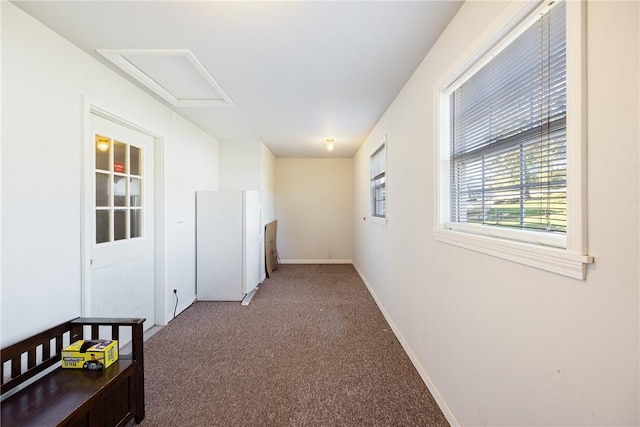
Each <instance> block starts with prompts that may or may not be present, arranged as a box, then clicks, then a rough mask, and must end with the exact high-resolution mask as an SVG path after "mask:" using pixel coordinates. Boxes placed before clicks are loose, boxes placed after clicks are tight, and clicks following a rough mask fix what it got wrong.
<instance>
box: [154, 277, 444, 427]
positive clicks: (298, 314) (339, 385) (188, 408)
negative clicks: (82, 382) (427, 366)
mask: <svg viewBox="0 0 640 427" xmlns="http://www.w3.org/2000/svg"><path fill="white" fill-rule="evenodd" d="M145 376H146V382H145V386H146V399H147V405H146V418H145V420H144V422H143V423H142V425H143V426H436V425H437V426H442V425H448V424H447V421H446V419H445V417H444V416H443V415H442V413H441V411H440V409H439V408H438V406H437V405H436V403H435V401H434V400H433V398H432V397H431V395H430V393H429V391H428V390H427V388H426V386H425V385H424V383H423V382H422V380H421V379H420V377H419V375H418V373H417V372H416V370H415V368H414V367H413V365H412V364H411V362H410V361H409V358H408V357H407V355H406V354H405V353H404V351H403V349H402V347H401V346H400V344H399V342H398V341H397V339H396V338H395V336H394V334H393V332H392V331H391V329H390V328H389V326H388V324H387V322H386V321H385V319H384V317H383V316H382V314H381V313H380V311H379V310H378V308H377V306H376V304H375V302H374V301H373V298H372V297H371V296H370V295H369V293H368V291H367V289H366V287H365V286H364V284H363V283H362V281H361V280H360V278H359V276H358V274H357V273H356V271H355V269H354V268H353V266H351V265H282V266H280V269H279V270H277V271H276V272H274V274H273V277H272V278H269V279H267V280H266V281H265V282H263V283H262V284H261V285H260V288H259V290H258V292H257V293H256V295H255V296H254V297H253V300H252V301H251V304H250V305H248V306H241V305H240V303H239V302H196V303H195V304H193V305H192V306H191V307H190V308H189V309H187V310H186V311H184V312H183V313H182V314H180V315H179V316H178V317H177V318H176V319H175V320H173V321H172V322H170V323H169V325H167V326H166V327H164V328H162V329H161V330H160V331H159V332H158V333H156V334H155V335H154V336H152V337H151V338H149V340H148V341H146V342H145Z"/></svg>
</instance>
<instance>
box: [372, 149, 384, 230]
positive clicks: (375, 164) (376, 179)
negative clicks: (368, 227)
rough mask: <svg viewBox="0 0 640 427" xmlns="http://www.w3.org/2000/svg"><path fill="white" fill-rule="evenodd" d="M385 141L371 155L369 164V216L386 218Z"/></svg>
mask: <svg viewBox="0 0 640 427" xmlns="http://www.w3.org/2000/svg"><path fill="white" fill-rule="evenodd" d="M386 145H387V144H386V143H383V144H382V145H381V146H380V148H378V149H377V150H376V151H375V152H374V153H373V154H372V155H371V160H370V165H371V168H370V170H371V175H370V176H371V197H370V199H371V216H372V217H377V218H386V215H387V213H386V192H387V190H386V176H385V175H386V168H387V154H386Z"/></svg>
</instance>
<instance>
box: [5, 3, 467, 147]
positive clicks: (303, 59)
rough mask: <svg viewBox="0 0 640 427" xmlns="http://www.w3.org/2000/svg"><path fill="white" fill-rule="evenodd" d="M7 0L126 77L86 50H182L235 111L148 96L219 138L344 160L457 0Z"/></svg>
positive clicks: (434, 37)
mask: <svg viewBox="0 0 640 427" xmlns="http://www.w3.org/2000/svg"><path fill="white" fill-rule="evenodd" d="M13 3H14V4H16V5H17V6H18V7H20V8H21V9H23V10H24V11H26V12H27V13H29V14H30V15H32V16H34V17H35V18H36V19H38V20H40V21H41V22H43V23H44V24H45V25H47V26H48V27H50V28H51V29H53V30H54V31H56V32H57V33H59V34H61V35H62V36H63V37H65V38H66V39H68V40H69V41H71V42H72V43H73V44H75V45H77V46H78V47H79V48H80V49H82V50H84V51H86V52H87V53H89V54H90V55H91V56H93V57H95V58H96V59H97V60H99V61H101V62H103V63H104V64H105V65H107V66H108V67H110V68H112V69H114V70H116V71H117V72H118V73H120V74H122V75H123V76H127V78H129V79H131V77H129V76H128V75H126V74H125V73H123V72H122V71H121V70H120V69H119V68H117V67H116V66H115V65H114V64H113V63H111V62H109V61H108V60H107V59H106V58H105V57H103V56H102V55H100V54H98V53H97V52H96V49H181V50H185V49H186V50H190V51H191V52H192V53H193V54H194V55H195V57H196V58H197V60H198V61H199V62H200V63H201V64H202V65H203V66H204V68H205V69H206V70H207V71H208V72H209V74H210V75H211V76H212V77H213V79H214V80H215V81H216V82H217V83H218V84H219V86H220V88H221V89H222V90H223V91H224V92H225V93H226V94H227V95H228V96H229V98H230V99H231V101H232V103H233V104H234V105H235V107H224V108H217V107H180V106H174V105H172V104H171V103H169V102H167V101H166V100H165V99H164V98H161V97H159V96H158V95H155V94H154V95H153V96H155V97H156V98H157V99H158V100H160V101H161V102H163V103H165V104H166V105H167V106H169V107H170V108H172V109H174V110H175V111H177V112H178V113H180V114H181V115H183V116H184V117H186V118H188V119H189V120H191V121H192V122H193V123H195V124H197V125H198V126H200V127H201V128H203V129H204V130H206V131H207V132H209V133H210V134H211V135H213V136H214V137H215V138H217V139H218V140H220V141H255V140H258V141H262V142H264V143H265V145H267V147H269V149H271V151H272V152H273V153H274V155H276V157H326V156H331V157H351V156H353V154H354V153H355V151H356V150H357V148H358V147H359V146H360V144H361V143H362V142H363V141H364V139H365V138H366V136H367V135H368V134H369V132H370V131H371V130H372V129H373V127H374V126H375V124H376V122H377V121H378V120H379V118H380V117H381V116H382V114H383V113H384V112H385V110H386V109H387V108H388V107H389V105H390V104H391V102H392V101H393V99H394V98H395V96H396V95H397V94H398V92H399V91H400V89H401V88H402V86H403V85H404V84H405V83H406V81H407V80H408V79H409V77H410V76H411V74H412V73H413V72H414V71H415V69H416V67H417V66H418V65H419V64H420V62H421V61H422V59H423V58H424V56H425V55H426V54H427V52H428V51H429V49H430V48H431V46H432V45H433V43H434V42H435V41H436V40H437V38H438V37H439V35H440V33H441V32H442V31H443V30H444V28H445V27H446V26H447V24H448V23H449V21H450V20H451V18H452V17H453V15H454V14H455V13H456V12H457V10H458V9H459V7H460V6H461V3H462V2H460V1H433V0H431V1H353V2H351V1H274V2H271V1H257V2H245V1H86V2H78V1H51V0H49V1H31V0H28V1H13ZM137 84H138V85H139V86H140V87H143V88H144V89H145V90H147V91H148V92H149V93H152V92H151V91H150V90H149V89H147V88H146V86H143V85H142V84H140V83H137ZM426 95H427V94H425V96H426ZM330 137H331V138H335V150H334V151H332V152H330V153H329V152H327V150H325V148H324V140H325V139H326V138H330Z"/></svg>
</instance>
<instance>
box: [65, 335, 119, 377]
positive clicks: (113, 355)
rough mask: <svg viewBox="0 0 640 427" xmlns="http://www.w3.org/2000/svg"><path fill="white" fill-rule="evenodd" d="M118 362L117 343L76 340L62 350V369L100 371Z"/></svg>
mask: <svg viewBox="0 0 640 427" xmlns="http://www.w3.org/2000/svg"><path fill="white" fill-rule="evenodd" d="M116 360H118V341H112V340H78V341H76V342H74V343H73V344H71V345H70V346H68V347H66V348H64V349H63V350H62V367H63V368H74V369H88V370H92V371H101V370H103V369H106V368H108V367H109V366H111V364H113V362H115V361H116Z"/></svg>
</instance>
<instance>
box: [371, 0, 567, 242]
mask: <svg viewBox="0 0 640 427" xmlns="http://www.w3.org/2000/svg"><path fill="white" fill-rule="evenodd" d="M456 84H457V85H458V86H457V87H456V86H454V88H455V89H454V90H453V92H452V93H451V95H450V100H449V101H450V110H449V111H450V114H451V115H450V119H451V127H450V129H451V132H450V136H451V151H450V153H451V157H450V162H451V164H450V173H451V177H450V183H451V187H450V196H451V200H450V216H451V217H450V220H451V221H452V222H457V223H473V224H481V225H488V226H497V227H506V228H510V229H519V230H532V231H543V232H548V233H554V234H564V233H566V229H567V197H566V193H567V191H566V171H567V168H566V165H567V156H566V29H565V4H564V2H562V3H560V4H559V5H557V6H556V7H554V8H553V9H552V10H551V11H550V12H548V13H546V14H545V15H544V16H542V17H541V18H540V19H539V20H537V21H536V22H535V23H534V24H533V25H532V26H530V27H529V28H528V29H526V30H525V31H524V32H523V33H522V34H520V35H519V36H518V37H517V38H515V39H514V40H513V41H512V42H511V43H510V44H509V45H508V46H507V47H505V48H504V49H503V50H502V51H500V52H499V53H498V54H497V55H496V56H495V57H493V58H492V59H491V60H490V61H489V62H487V63H486V64H485V65H483V66H482V67H481V68H479V69H478V70H477V71H476V72H475V73H473V74H472V75H471V77H469V78H467V79H466V80H464V81H463V82H462V83H460V82H458V83H456ZM372 170H373V169H372Z"/></svg>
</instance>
